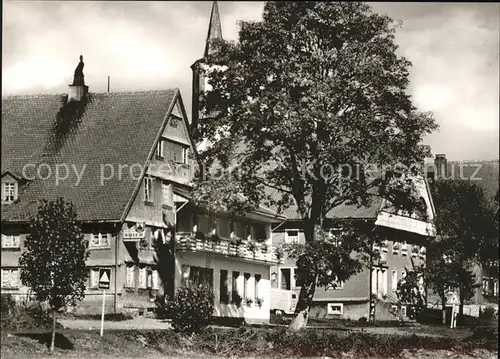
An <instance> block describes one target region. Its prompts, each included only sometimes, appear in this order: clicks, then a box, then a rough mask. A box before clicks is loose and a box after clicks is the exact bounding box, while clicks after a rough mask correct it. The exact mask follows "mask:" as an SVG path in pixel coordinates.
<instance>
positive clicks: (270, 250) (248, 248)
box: [176, 232, 281, 264]
mask: <svg viewBox="0 0 500 359" xmlns="http://www.w3.org/2000/svg"><path fill="white" fill-rule="evenodd" d="M176 242H177V243H176V244H177V250H180V251H184V252H207V253H215V254H220V255H224V256H228V257H240V258H243V259H248V260H252V261H260V262H267V263H272V264H279V263H280V262H281V254H280V253H279V251H277V250H276V248H275V247H270V246H267V245H266V244H265V243H257V242H253V241H242V242H241V243H237V242H235V241H231V240H229V239H224V238H221V239H220V240H218V241H214V240H213V239H211V238H205V239H202V238H198V236H197V235H196V234H195V233H192V232H178V233H177V234H176Z"/></svg>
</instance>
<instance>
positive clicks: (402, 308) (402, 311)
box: [401, 305, 406, 317]
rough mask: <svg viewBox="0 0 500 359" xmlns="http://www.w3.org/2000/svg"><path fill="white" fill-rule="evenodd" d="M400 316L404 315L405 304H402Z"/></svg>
mask: <svg viewBox="0 0 500 359" xmlns="http://www.w3.org/2000/svg"><path fill="white" fill-rule="evenodd" d="M401 316H402V317H406V305H403V306H402V307H401Z"/></svg>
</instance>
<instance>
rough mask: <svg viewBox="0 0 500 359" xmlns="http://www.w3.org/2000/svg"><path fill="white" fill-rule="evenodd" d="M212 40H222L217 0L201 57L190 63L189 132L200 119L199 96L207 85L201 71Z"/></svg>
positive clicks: (210, 50) (194, 128)
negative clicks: (191, 77) (190, 99)
mask: <svg viewBox="0 0 500 359" xmlns="http://www.w3.org/2000/svg"><path fill="white" fill-rule="evenodd" d="M213 40H222V26H221V22H220V15H219V6H218V5H217V1H214V2H213V4H212V12H211V14H210V23H209V25H208V33H207V39H206V42H205V51H204V53H203V57H202V58H201V59H199V60H196V62H195V63H194V64H193V65H191V70H192V71H193V84H192V93H191V95H192V102H191V119H192V120H191V133H192V134H194V131H195V130H196V127H197V126H198V122H199V120H200V116H201V112H200V96H201V94H203V92H204V91H205V90H207V86H208V78H206V76H204V75H203V74H202V73H201V72H202V71H201V70H202V69H203V66H204V65H205V60H206V57H207V56H208V55H209V54H212V52H213V48H212V45H211V42H212V41H213Z"/></svg>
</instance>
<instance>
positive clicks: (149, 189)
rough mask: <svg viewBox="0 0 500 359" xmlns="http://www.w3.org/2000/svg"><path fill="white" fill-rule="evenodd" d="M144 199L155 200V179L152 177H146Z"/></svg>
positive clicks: (146, 200) (147, 200)
mask: <svg viewBox="0 0 500 359" xmlns="http://www.w3.org/2000/svg"><path fill="white" fill-rule="evenodd" d="M144 201H145V202H153V179H152V178H151V177H146V178H144Z"/></svg>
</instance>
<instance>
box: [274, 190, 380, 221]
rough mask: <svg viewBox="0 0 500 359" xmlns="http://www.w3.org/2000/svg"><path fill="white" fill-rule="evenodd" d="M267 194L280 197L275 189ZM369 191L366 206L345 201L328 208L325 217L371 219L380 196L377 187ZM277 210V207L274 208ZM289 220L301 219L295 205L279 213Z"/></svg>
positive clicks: (377, 207) (378, 209)
mask: <svg viewBox="0 0 500 359" xmlns="http://www.w3.org/2000/svg"><path fill="white" fill-rule="evenodd" d="M267 193H268V194H270V195H271V196H272V197H274V198H275V199H276V200H278V199H279V198H280V194H279V193H278V191H277V190H271V189H268V192H267ZM369 193H371V194H373V196H372V200H371V203H370V204H369V205H367V206H358V205H356V204H347V203H346V202H344V203H342V204H340V205H338V206H336V207H335V208H333V209H332V210H330V211H329V212H328V213H327V215H326V217H327V218H328V219H373V220H375V219H376V218H377V214H378V213H379V212H380V209H381V206H382V198H381V197H379V196H377V195H376V194H377V189H374V188H372V189H370V190H369ZM275 210H277V209H275ZM280 214H281V215H282V216H284V217H286V218H287V220H289V221H297V220H302V217H301V216H300V213H299V211H298V208H297V206H290V207H288V208H286V209H284V210H283V211H282V213H280Z"/></svg>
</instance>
